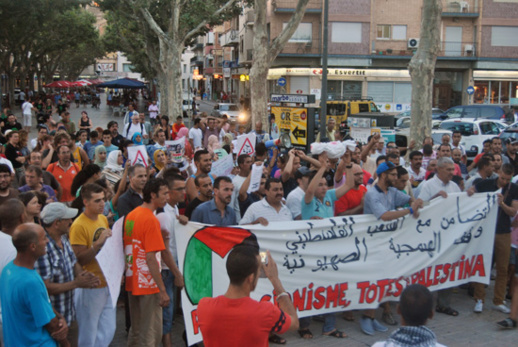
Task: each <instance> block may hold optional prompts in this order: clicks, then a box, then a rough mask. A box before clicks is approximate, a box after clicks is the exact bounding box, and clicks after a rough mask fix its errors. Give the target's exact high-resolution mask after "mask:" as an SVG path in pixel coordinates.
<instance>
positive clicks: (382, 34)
mask: <svg viewBox="0 0 518 347" xmlns="http://www.w3.org/2000/svg"><path fill="white" fill-rule="evenodd" d="M390 37H391V36H390V25H378V35H377V38H378V39H390Z"/></svg>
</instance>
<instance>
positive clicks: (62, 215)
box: [41, 202, 78, 224]
mask: <svg viewBox="0 0 518 347" xmlns="http://www.w3.org/2000/svg"><path fill="white" fill-rule="evenodd" d="M77 212H78V210H77V208H70V207H67V206H66V205H65V204H62V203H60V202H51V203H50V204H48V205H47V206H45V207H44V208H43V210H42V211H41V220H42V221H43V223H45V224H51V223H52V222H54V221H55V220H56V219H71V218H74V217H75V216H77Z"/></svg>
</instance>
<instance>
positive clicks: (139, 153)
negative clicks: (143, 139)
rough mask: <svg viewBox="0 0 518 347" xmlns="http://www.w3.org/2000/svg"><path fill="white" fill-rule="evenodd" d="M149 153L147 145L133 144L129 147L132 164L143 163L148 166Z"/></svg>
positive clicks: (129, 157) (129, 158)
mask: <svg viewBox="0 0 518 347" xmlns="http://www.w3.org/2000/svg"><path fill="white" fill-rule="evenodd" d="M148 158H149V157H148V155H147V151H146V146H131V147H128V160H129V161H130V163H131V165H136V164H141V165H144V166H145V167H148V165H149V162H148Z"/></svg>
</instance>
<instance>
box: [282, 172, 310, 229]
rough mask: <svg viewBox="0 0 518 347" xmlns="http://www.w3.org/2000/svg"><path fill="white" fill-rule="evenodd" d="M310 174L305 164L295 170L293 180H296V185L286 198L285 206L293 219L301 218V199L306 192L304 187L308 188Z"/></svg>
mask: <svg viewBox="0 0 518 347" xmlns="http://www.w3.org/2000/svg"><path fill="white" fill-rule="evenodd" d="M310 174H311V171H310V170H309V169H308V168H307V167H305V166H303V167H301V168H299V169H298V170H297V171H295V180H297V184H298V187H297V188H295V189H294V190H292V191H291V193H289V194H288V197H287V198H286V206H288V208H289V209H290V211H291V214H292V216H293V219H295V220H298V219H301V218H302V199H303V198H304V194H306V189H308V185H309V175H310Z"/></svg>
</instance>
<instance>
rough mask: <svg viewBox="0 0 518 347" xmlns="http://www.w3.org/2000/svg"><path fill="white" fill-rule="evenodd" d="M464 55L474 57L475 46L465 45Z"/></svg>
mask: <svg viewBox="0 0 518 347" xmlns="http://www.w3.org/2000/svg"><path fill="white" fill-rule="evenodd" d="M464 53H465V54H466V55H467V56H471V55H473V45H464Z"/></svg>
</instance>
